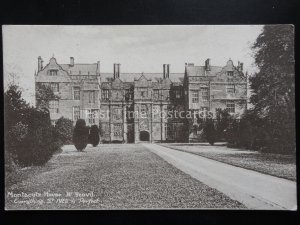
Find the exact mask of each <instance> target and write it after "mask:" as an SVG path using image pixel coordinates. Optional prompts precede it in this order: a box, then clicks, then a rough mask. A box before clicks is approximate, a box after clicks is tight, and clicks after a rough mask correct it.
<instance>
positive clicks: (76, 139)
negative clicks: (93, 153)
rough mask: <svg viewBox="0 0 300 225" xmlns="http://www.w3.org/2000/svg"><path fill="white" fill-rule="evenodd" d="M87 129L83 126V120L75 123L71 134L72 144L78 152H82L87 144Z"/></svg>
mask: <svg viewBox="0 0 300 225" xmlns="http://www.w3.org/2000/svg"><path fill="white" fill-rule="evenodd" d="M88 136H89V133H88V129H87V127H86V125H85V120H83V119H79V120H77V122H76V125H75V128H74V132H73V143H74V145H75V147H76V149H77V150H78V151H82V150H83V149H85V148H86V146H87V144H88Z"/></svg>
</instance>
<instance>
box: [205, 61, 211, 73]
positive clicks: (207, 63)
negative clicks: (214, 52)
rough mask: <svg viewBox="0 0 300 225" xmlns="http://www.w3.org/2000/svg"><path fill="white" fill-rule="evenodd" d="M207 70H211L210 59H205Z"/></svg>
mask: <svg viewBox="0 0 300 225" xmlns="http://www.w3.org/2000/svg"><path fill="white" fill-rule="evenodd" d="M205 70H206V71H210V59H207V60H205Z"/></svg>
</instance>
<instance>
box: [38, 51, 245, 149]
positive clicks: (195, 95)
mask: <svg viewBox="0 0 300 225" xmlns="http://www.w3.org/2000/svg"><path fill="white" fill-rule="evenodd" d="M224 64H225V63H224ZM35 84H36V87H39V85H40V84H44V85H49V86H50V87H51V89H52V90H53V92H54V94H56V95H57V96H59V99H57V100H50V101H49V111H50V118H51V121H52V123H53V124H55V121H56V120H57V119H59V118H60V117H62V116H63V117H65V118H69V119H71V120H73V122H74V123H75V122H76V121H77V119H79V118H83V119H85V120H86V123H87V125H89V126H90V125H93V124H96V125H98V126H99V127H100V129H101V141H102V142H104V143H105V142H123V143H137V142H140V141H149V142H163V141H170V142H172V141H185V140H186V137H185V135H183V131H184V130H185V129H186V126H187V124H186V123H185V119H183V118H181V117H164V116H161V115H162V113H165V115H166V114H167V113H168V112H169V111H170V110H172V111H173V112H174V110H176V111H177V112H185V113H186V112H187V111H197V110H198V111H204V112H211V113H212V115H213V116H215V112H216V110H217V109H219V108H221V109H227V110H228V111H229V112H230V113H232V114H237V115H241V114H242V113H243V112H244V110H245V109H246V107H247V76H246V75H245V74H244V72H243V63H240V62H238V64H237V66H234V64H233V61H232V60H230V59H229V60H228V61H227V63H226V64H225V65H224V66H214V65H212V64H211V62H210V59H207V60H206V61H205V62H204V63H203V65H202V66H196V65H194V64H193V63H186V64H185V69H184V73H171V72H170V65H169V64H163V68H162V73H122V72H121V68H120V64H114V65H113V73H104V72H102V71H101V65H100V61H98V62H96V63H91V64H81V63H75V62H74V58H73V57H70V62H69V63H68V64H59V63H58V62H57V61H56V59H55V58H54V57H52V58H50V60H49V63H48V64H47V65H45V66H43V60H42V58H41V57H38V70H37V73H36V74H35ZM37 107H38V106H37ZM128 112H138V113H140V115H144V116H136V115H134V116H129V114H128ZM158 112H159V113H158ZM100 113H103V115H101V116H99V114H100ZM97 115H98V116H97ZM190 137H191V136H188V137H187V138H190Z"/></svg>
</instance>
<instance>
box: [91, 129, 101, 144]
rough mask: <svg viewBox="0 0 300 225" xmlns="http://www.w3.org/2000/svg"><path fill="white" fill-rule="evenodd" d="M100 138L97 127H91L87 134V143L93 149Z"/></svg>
mask: <svg viewBox="0 0 300 225" xmlns="http://www.w3.org/2000/svg"><path fill="white" fill-rule="evenodd" d="M99 141H100V136H99V129H98V127H97V125H92V126H91V129H90V134H89V143H91V144H92V145H93V146H94V147H96V146H97V145H98V144H99Z"/></svg>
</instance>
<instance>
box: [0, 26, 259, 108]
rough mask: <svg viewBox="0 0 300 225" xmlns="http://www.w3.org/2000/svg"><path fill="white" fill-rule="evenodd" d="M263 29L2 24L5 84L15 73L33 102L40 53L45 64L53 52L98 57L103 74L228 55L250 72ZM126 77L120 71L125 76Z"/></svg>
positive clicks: (81, 59)
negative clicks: (254, 46)
mask: <svg viewBox="0 0 300 225" xmlns="http://www.w3.org/2000/svg"><path fill="white" fill-rule="evenodd" d="M261 31H262V26H260V25H234V26H217V25H201V26H200V25H199V26H198V25H197V26H194V25H193V26H191V25H188V26H55V25H51V26H30V25H26V26H19V25H18V26H15V25H14V26H12V25H5V26H3V27H2V32H3V34H2V36H3V65H4V79H3V80H4V87H5V86H6V84H7V82H8V81H10V80H11V76H10V75H9V74H16V75H17V76H16V82H17V83H18V84H19V85H20V86H21V87H22V91H23V97H24V98H25V99H26V100H27V101H28V102H30V103H32V104H34V73H35V71H36V70H37V63H38V59H37V58H38V56H41V57H42V58H43V60H44V65H46V64H47V63H48V62H49V59H50V58H51V57H52V56H54V57H55V58H56V60H57V62H58V63H62V64H67V63H69V62H70V57H74V59H75V63H96V62H97V61H100V64H101V65H100V73H101V72H113V63H120V64H121V73H122V72H135V73H142V72H145V73H146V72H148V73H149V72H153V73H159V72H162V70H163V66H162V65H163V64H170V72H171V73H172V72H176V73H183V72H184V65H185V63H194V64H195V65H199V66H203V65H204V61H205V60H206V59H207V58H210V59H211V65H216V66H225V65H226V62H227V61H228V59H229V58H231V59H232V60H233V62H234V65H237V62H238V61H240V62H244V70H245V71H248V72H249V73H250V74H251V73H253V72H254V71H255V70H256V68H255V65H254V58H253V52H252V50H251V45H252V44H253V43H254V42H255V40H256V38H257V37H258V35H259V34H260V33H261ZM121 76H122V75H121Z"/></svg>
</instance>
